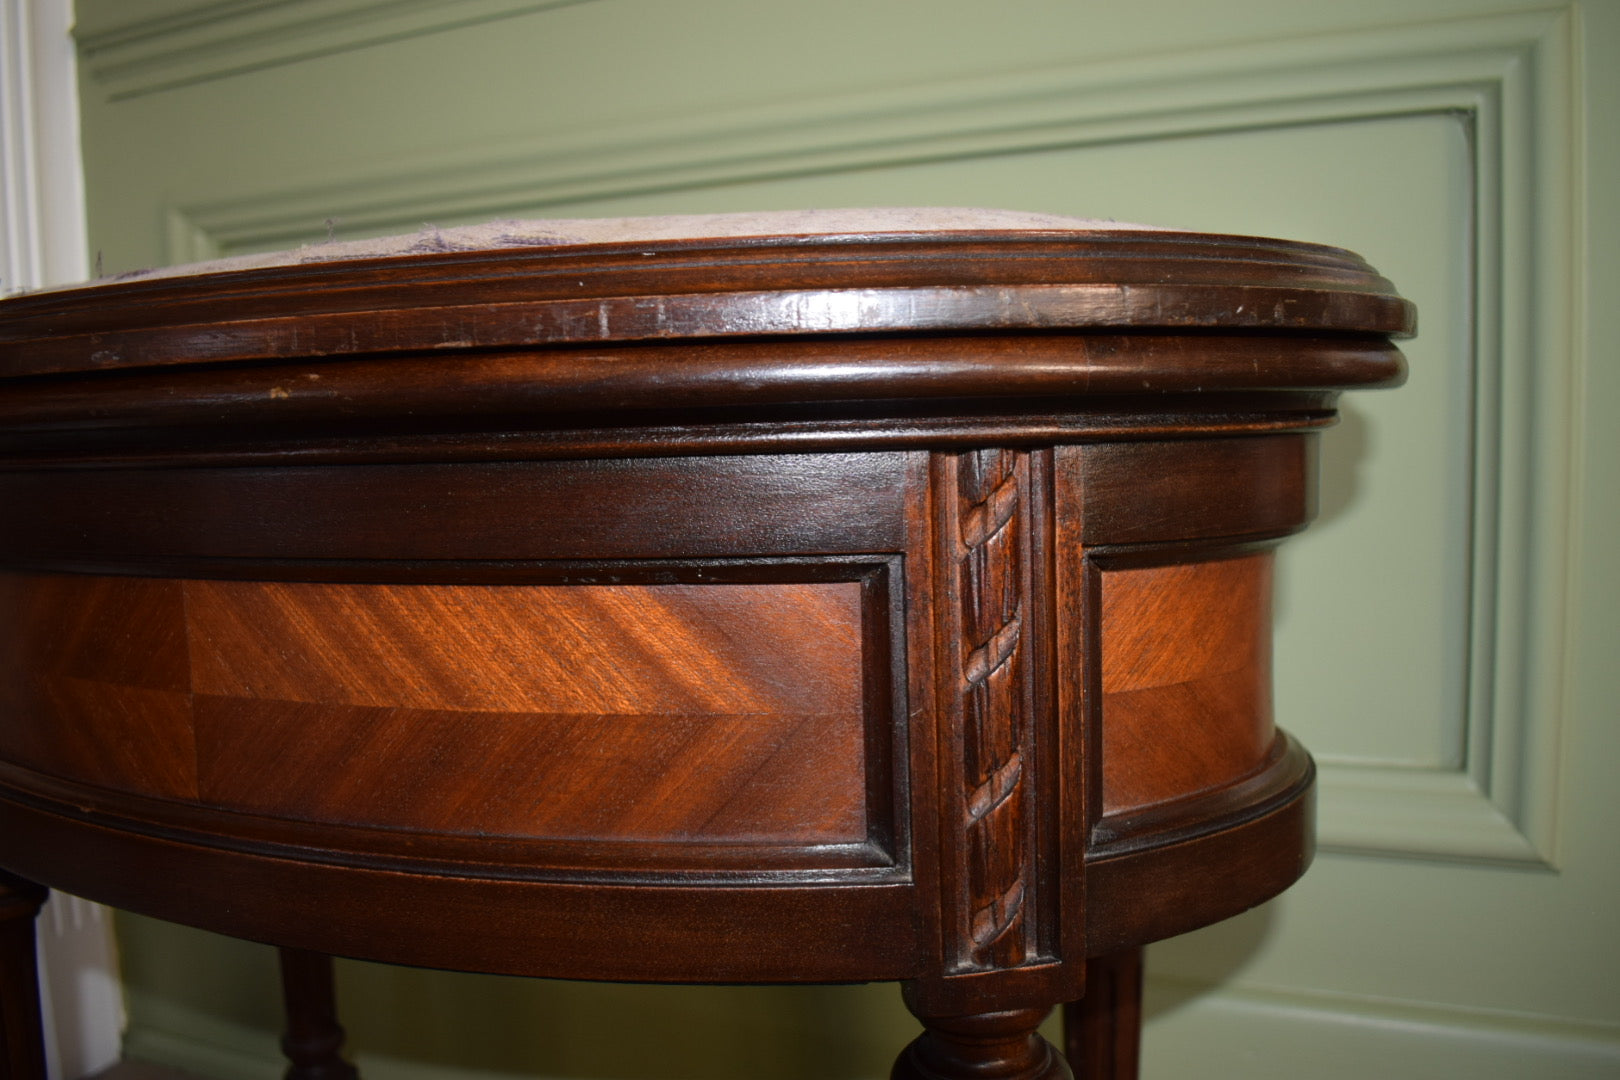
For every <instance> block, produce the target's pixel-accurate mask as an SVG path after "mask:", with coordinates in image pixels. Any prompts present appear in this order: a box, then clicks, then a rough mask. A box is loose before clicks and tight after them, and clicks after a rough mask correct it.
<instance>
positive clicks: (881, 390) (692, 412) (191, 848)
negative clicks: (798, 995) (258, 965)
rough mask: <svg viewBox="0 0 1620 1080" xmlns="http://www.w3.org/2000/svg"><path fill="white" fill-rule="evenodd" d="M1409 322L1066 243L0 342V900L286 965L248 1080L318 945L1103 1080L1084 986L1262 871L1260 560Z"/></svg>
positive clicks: (224, 316) (1283, 853) (803, 256)
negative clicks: (752, 1015) (1046, 1034)
mask: <svg viewBox="0 0 1620 1080" xmlns="http://www.w3.org/2000/svg"><path fill="white" fill-rule="evenodd" d="M1412 327H1413V312H1412V309H1411V307H1410V305H1409V304H1407V303H1406V302H1405V301H1403V300H1401V299H1400V298H1399V297H1397V296H1395V295H1394V292H1393V289H1392V288H1391V286H1390V284H1389V283H1388V282H1387V281H1385V280H1383V279H1382V278H1380V277H1378V275H1377V274H1375V273H1374V272H1373V271H1372V270H1371V268H1369V267H1368V266H1367V265H1366V264H1365V263H1364V262H1362V261H1361V260H1360V259H1359V258H1358V257H1356V256H1354V255H1351V254H1350V253H1347V252H1342V251H1338V250H1335V249H1331V248H1322V247H1318V246H1314V245H1304V244H1293V243H1289V242H1286V241H1270V240H1255V239H1250V238H1237V237H1212V236H1200V235H1195V234H1185V233H1173V232H1162V233H1161V232H1146V233H1142V232H1136V233H1124V232H1119V231H1117V230H1115V231H1109V230H1102V231H1098V232H1086V233H971V232H968V233H949V234H939V235H907V236H843V237H775V238H744V239H740V240H723V241H673V242H672V241H659V242H655V243H651V244H605V245H580V246H573V247H558V248H549V249H527V250H507V251H498V252H468V253H439V254H433V255H421V256H407V257H402V258H395V259H387V260H371V261H359V262H353V263H331V264H309V265H300V266H290V267H281V268H271V269H260V270H244V271H239V272H224V273H218V274H211V275H205V276H201V277H191V278H182V279H149V280H131V281H126V282H117V283H111V284H104V285H101V286H98V287H95V288H89V289H83V290H68V291H64V292H58V293H45V294H36V295H33V296H25V297H20V298H15V299H12V300H7V301H4V302H0V505H3V506H5V507H6V510H7V512H6V513H5V514H3V515H0V866H3V867H4V868H5V871H6V872H10V873H16V874H20V875H22V876H23V877H24V878H26V879H28V880H33V881H41V882H45V883H48V884H50V885H52V886H56V887H61V888H64V889H67V890H69V891H72V892H75V893H79V894H83V895H87V896H91V897H93V898H96V899H100V900H103V901H107V902H111V903H113V904H116V905H120V906H124V907H128V908H130V909H133V910H136V911H141V912H145V913H148V914H152V915H156V916H158V917H162V918H168V919H174V920H177V921H181V922H186V923H190V924H193V925H197V926H202V927H206V928H209V929H213V930H217V931H220V932H224V933H228V934H236V935H240V936H244V937H251V938H255V939H257V940H262V941H267V942H270V943H272V944H275V945H277V946H280V947H283V948H284V949H286V950H291V951H289V952H286V953H285V954H284V956H285V957H286V971H287V989H288V997H289V1008H290V1012H289V1037H288V1043H287V1049H288V1053H289V1055H290V1056H291V1057H292V1058H293V1059H294V1063H295V1064H294V1068H293V1072H292V1073H291V1074H289V1075H291V1076H292V1077H294V1080H324V1078H326V1077H332V1078H340V1077H347V1076H348V1075H350V1074H349V1073H348V1072H347V1071H346V1066H342V1065H341V1063H340V1060H339V1058H338V1056H337V1050H338V1046H339V1044H340V1040H341V1035H340V1029H339V1028H338V1027H337V1024H336V1019H335V1017H334V1016H333V1009H332V995H331V982H330V966H329V962H328V961H327V960H326V959H325V958H324V956H323V955H321V954H342V955H349V956H355V957H360V958H369V959H377V960H384V961H390V962H395V963H406V964H419V965H425V966H431V967H445V968H456V969H463V970H472V971H489V972H498V973H507V974H524V975H541V976H556V977H565V978H600V979H637V980H640V979H645V980H657V981H817V980H828V981H840V980H869V979H893V980H899V981H902V982H903V983H904V992H905V994H906V999H907V1002H908V1005H909V1006H910V1007H911V1008H912V1010H913V1012H914V1013H915V1014H916V1015H918V1016H919V1017H920V1018H921V1019H922V1020H923V1022H924V1026H925V1033H924V1034H923V1036H922V1037H921V1038H920V1039H919V1040H918V1041H917V1042H915V1043H914V1044H912V1046H911V1047H909V1048H907V1049H906V1050H905V1051H904V1052H903V1053H902V1055H901V1057H900V1059H899V1061H898V1062H897V1064H896V1075H897V1076H904V1077H938V1078H942V1080H943V1078H949V1080H966V1078H968V1077H973V1076H980V1077H982V1076H989V1075H995V1076H1003V1077H1009V1078H1012V1077H1022V1078H1031V1080H1033V1078H1037V1077H1040V1078H1047V1077H1064V1076H1068V1075H1069V1073H1068V1067H1067V1066H1066V1065H1065V1064H1064V1060H1063V1056H1062V1055H1061V1054H1059V1053H1057V1051H1056V1050H1054V1049H1053V1048H1052V1047H1050V1046H1049V1045H1047V1044H1046V1043H1045V1042H1044V1041H1042V1040H1041V1039H1040V1037H1039V1036H1038V1035H1037V1034H1036V1033H1035V1026H1036V1024H1037V1023H1038V1022H1039V1020H1040V1018H1041V1017H1042V1016H1044V1015H1045V1014H1046V1013H1047V1012H1048V1011H1049V1010H1050V1008H1051V1007H1052V1006H1054V1005H1056V1004H1059V1003H1064V1002H1075V1001H1076V1000H1078V1001H1080V1004H1078V1005H1070V1006H1069V1007H1068V1013H1069V1018H1070V1024H1069V1037H1068V1044H1069V1053H1070V1056H1072V1057H1073V1058H1074V1059H1075V1061H1076V1064H1078V1065H1080V1066H1082V1074H1083V1075H1085V1076H1101V1077H1106V1078H1108V1080H1124V1078H1126V1077H1129V1076H1131V1075H1134V1070H1135V1053H1134V1041H1133V1039H1134V1034H1135V1029H1136V1026H1137V1024H1138V1022H1139V1007H1138V1004H1137V1003H1138V1001H1139V985H1140V969H1139V967H1134V966H1132V965H1133V963H1134V961H1133V960H1131V956H1132V955H1134V954H1133V953H1132V950H1135V949H1137V948H1139V947H1140V946H1141V945H1142V944H1143V943H1145V942H1148V941H1151V940H1156V939H1158V938H1161V937H1164V936H1167V935H1170V934H1175V933H1179V932H1182V931H1184V930H1187V929H1191V928H1193V927H1196V926H1201V925H1205V924H1207V923H1209V922H1211V921H1214V920H1216V919H1220V918H1224V917H1227V916H1229V915H1232V914H1235V913H1237V912H1238V911H1241V910H1243V909H1245V908H1247V907H1250V906H1252V905H1253V904H1256V903H1259V902H1261V901H1262V900H1265V899H1267V898H1269V897H1270V896H1272V895H1274V894H1275V893H1276V892H1278V891H1280V890H1281V889H1283V888H1286V887H1287V885H1288V884H1290V883H1291V882H1292V881H1293V880H1295V879H1296V878H1297V877H1298V876H1299V874H1301V873H1302V872H1303V871H1304V869H1305V867H1306V866H1307V865H1308V863H1309V860H1310V857H1311V852H1312V837H1311V813H1312V783H1313V777H1314V771H1313V767H1312V765H1311V763H1310V759H1309V757H1308V756H1307V755H1306V754H1305V752H1304V751H1303V750H1302V749H1301V748H1300V747H1299V746H1298V745H1297V744H1296V743H1294V742H1293V741H1292V740H1291V739H1290V738H1289V737H1288V736H1287V735H1286V734H1284V733H1281V732H1279V731H1276V730H1275V729H1274V728H1273V726H1272V721H1271V710H1270V697H1269V695H1270V690H1269V686H1270V652H1269V644H1268V640H1267V638H1268V624H1269V617H1270V616H1269V589H1270V565H1271V563H1270V553H1269V549H1270V546H1271V545H1273V544H1275V543H1276V542H1277V541H1279V540H1280V539H1281V538H1283V537H1284V536H1286V535H1287V534H1289V533H1292V532H1294V531H1296V530H1298V529H1299V528H1301V527H1303V525H1304V524H1305V523H1306V522H1307V521H1308V520H1309V518H1310V516H1311V515H1312V513H1313V512H1314V494H1313V485H1314V469H1315V461H1314V444H1315V435H1314V432H1315V431H1316V430H1317V429H1319V428H1321V427H1322V426H1324V425H1326V424H1329V423H1331V422H1332V421H1333V418H1334V408H1335V401H1336V395H1337V393H1338V392H1339V391H1340V390H1343V389H1349V388H1354V387H1363V386H1379V385H1393V384H1395V383H1397V382H1398V381H1399V380H1400V378H1401V377H1402V373H1403V362H1402V360H1401V358H1400V354H1399V353H1398V352H1397V351H1396V349H1395V347H1394V345H1393V344H1392V343H1391V339H1392V338H1396V337H1400V336H1403V335H1405V334H1408V333H1410V332H1411V330H1412ZM19 880H20V879H19ZM6 895H21V894H6ZM27 895H32V894H27ZM25 906H26V905H25ZM1119 955H1123V956H1124V959H1107V960H1098V959H1094V958H1097V957H1103V956H1110V957H1117V956H1119ZM1088 958H1093V959H1090V960H1088ZM23 966H26V964H25V963H24V962H23V961H21V960H18V961H16V962H14V963H11V967H10V969H9V970H10V971H11V974H9V975H8V976H7V977H8V979H9V980H10V982H8V983H7V989H8V995H9V999H15V998H16V991H14V990H13V989H12V987H13V986H14V985H21V983H20V982H19V981H18V980H19V978H20V976H19V975H18V974H17V972H18V971H20V969H21V967H23ZM1088 980H1089V983H1090V988H1089V990H1088ZM1082 995H1088V996H1084V997H1083V996H1082ZM25 996H26V995H25ZM8 1007H9V1006H8ZM20 1023H22V1025H23V1027H27V1023H28V1018H26V1017H25V1018H24V1020H23V1021H21V1022H20ZM12 1030H13V1028H12V1027H8V1028H7V1029H6V1031H7V1033H8V1038H9V1037H10V1032H11V1031H12Z"/></svg>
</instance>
